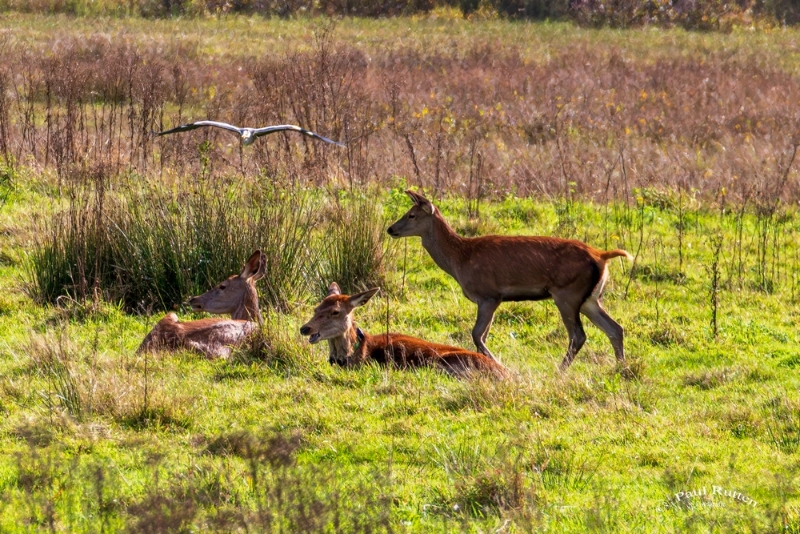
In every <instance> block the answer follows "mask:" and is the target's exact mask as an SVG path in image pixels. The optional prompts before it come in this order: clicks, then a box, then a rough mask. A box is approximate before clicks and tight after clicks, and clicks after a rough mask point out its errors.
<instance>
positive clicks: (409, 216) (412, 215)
mask: <svg viewBox="0 0 800 534" xmlns="http://www.w3.org/2000/svg"><path fill="white" fill-rule="evenodd" d="M414 217H416V215H414V214H413V213H410V214H409V215H408V218H409V219H413V218H414Z"/></svg>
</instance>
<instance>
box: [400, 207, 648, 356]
mask: <svg viewBox="0 0 800 534" xmlns="http://www.w3.org/2000/svg"><path fill="white" fill-rule="evenodd" d="M406 194H407V195H408V196H409V197H410V198H411V200H412V202H413V203H414V205H413V206H412V207H411V209H410V210H408V212H407V213H406V214H405V215H403V216H402V217H401V218H400V219H399V220H398V221H397V222H395V223H394V224H393V225H391V226H390V227H389V228H388V230H387V231H388V233H389V235H390V236H392V237H395V238H398V237H409V236H419V237H421V238H422V246H423V248H425V250H427V251H428V254H430V255H431V258H433V261H434V262H435V263H436V265H438V266H439V267H440V268H441V269H442V270H444V271H445V272H446V273H447V274H449V275H450V276H452V277H453V278H455V280H456V281H457V282H458V284H459V285H460V286H461V290H462V292H463V293H464V296H465V297H467V298H468V299H469V300H471V301H472V302H474V303H475V304H477V305H478V317H477V320H476V321H475V326H474V328H473V329H472V340H473V341H474V342H475V346H476V347H477V348H478V350H479V351H480V352H481V353H483V354H485V355H487V356H489V357H491V358H494V356H493V355H492V353H491V352H490V351H489V349H488V348H487V347H486V337H487V335H488V333H489V328H490V326H491V324H492V319H493V318H494V312H495V310H497V307H498V306H500V303H502V302H505V301H523V300H544V299H553V301H554V302H555V304H556V307H557V308H558V311H559V313H560V314H561V319H562V321H563V322H564V326H566V328H567V332H568V333H569V346H568V347H567V353H566V355H565V356H564V360H563V361H562V362H561V369H562V370H565V369H566V368H567V367H569V365H570V364H571V363H572V360H573V359H574V358H575V355H576V354H577V353H578V351H579V350H580V349H581V347H582V346H583V344H584V343H585V341H586V334H585V333H584V331H583V326H582V325H581V318H580V316H581V314H583V315H585V316H586V317H587V318H588V319H589V320H590V321H591V322H592V323H594V324H595V326H597V327H598V328H600V330H602V331H603V332H604V333H605V334H606V336H608V339H609V340H610V341H611V345H612V346H613V348H614V354H615V355H616V357H617V360H618V361H620V362H621V361H624V360H625V351H624V348H623V329H622V327H621V326H620V325H619V324H618V323H617V322H616V321H614V319H612V318H611V317H610V316H609V315H608V313H606V311H605V310H604V309H603V306H602V305H601V304H600V298H601V297H602V295H603V289H604V287H605V284H606V282H607V281H608V260H610V259H612V258H616V257H618V256H623V257H625V258H627V259H629V260H631V259H633V258H632V257H631V255H630V254H628V253H627V252H626V251H624V250H609V251H602V250H597V249H595V248H592V247H590V246H589V245H587V244H585V243H582V242H580V241H575V240H571V239H561V238H557V237H541V236H497V235H491V236H482V237H473V238H468V237H461V236H459V235H458V234H456V233H455V232H454V231H453V229H452V228H450V225H448V224H447V221H445V220H444V217H442V215H441V213H439V210H438V209H437V208H436V206H434V205H433V204H432V203H431V202H430V201H429V200H428V199H427V198H425V197H424V196H422V195H421V194H419V193H416V192H414V191H406Z"/></svg>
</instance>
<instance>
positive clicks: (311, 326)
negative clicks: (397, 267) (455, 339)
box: [300, 282, 508, 378]
mask: <svg viewBox="0 0 800 534" xmlns="http://www.w3.org/2000/svg"><path fill="white" fill-rule="evenodd" d="M377 292H378V288H374V289H370V290H369V291H365V292H363V293H359V294H358V295H353V296H348V295H342V292H341V290H340V289H339V286H338V285H337V284H336V283H335V282H334V283H332V284H331V285H330V287H329V288H328V296H327V297H325V299H324V300H323V301H322V303H320V305H319V306H317V308H316V309H315V310H314V317H313V318H312V319H311V320H310V321H309V322H307V323H306V324H305V325H303V326H302V327H301V328H300V333H301V334H302V335H304V336H309V339H308V340H309V341H310V342H311V343H318V342H320V341H324V340H327V341H328V345H329V346H330V356H329V362H330V363H331V364H334V363H335V364H338V365H341V366H343V367H357V366H359V365H363V364H365V363H368V362H373V361H374V362H377V363H379V364H382V365H393V366H396V367H399V368H407V367H423V366H431V367H435V368H438V369H440V370H442V371H444V372H446V373H448V374H450V375H453V376H457V377H466V376H470V375H472V374H475V373H484V374H489V375H491V376H494V377H496V378H505V377H506V376H507V375H508V373H507V371H506V370H505V368H504V367H503V366H502V365H500V364H499V363H497V362H496V361H494V360H493V359H491V358H489V357H487V356H484V355H483V354H479V353H477V352H472V351H469V350H466V349H461V348H458V347H451V346H448V345H439V344H438V343H429V342H427V341H423V340H421V339H417V338H414V337H411V336H405V335H401V334H388V335H387V334H380V335H377V336H371V335H369V334H365V333H364V332H362V331H361V329H360V328H357V327H356V325H355V323H354V322H353V310H355V309H356V308H357V307H359V306H363V305H364V304H366V303H367V301H369V299H371V298H372V297H373V295H375V293H377Z"/></svg>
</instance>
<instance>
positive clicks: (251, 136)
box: [156, 121, 344, 146]
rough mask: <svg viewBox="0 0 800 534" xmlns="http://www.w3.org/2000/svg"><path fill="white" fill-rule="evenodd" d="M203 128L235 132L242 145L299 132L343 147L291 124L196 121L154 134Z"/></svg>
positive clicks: (336, 142)
mask: <svg viewBox="0 0 800 534" xmlns="http://www.w3.org/2000/svg"><path fill="white" fill-rule="evenodd" d="M204 126H214V127H216V128H222V129H224V130H228V131H231V132H236V133H238V134H239V135H240V136H241V137H242V144H243V145H252V144H253V142H255V140H256V138H257V137H261V136H262V135H268V134H271V133H275V132H286V131H288V132H300V133H301V134H304V135H307V136H309V137H313V138H315V139H319V140H320V141H325V142H326V143H331V144H334V145H338V146H344V145H343V144H342V143H339V142H338V141H334V140H333V139H328V138H327V137H323V136H321V135H319V134H316V133H314V132H312V131H311V130H306V129H304V128H300V127H299V126H295V125H293V124H280V125H277V126H264V127H263V128H239V127H238V126H234V125H232V124H228V123H225V122H217V121H197V122H193V123H191V124H184V125H182V126H178V127H177V128H173V129H171V130H165V131H163V132H158V133H156V136H159V135H168V134H173V133H177V132H188V131H189V130H194V129H196V128H202V127H204Z"/></svg>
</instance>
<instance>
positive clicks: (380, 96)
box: [0, 26, 800, 204]
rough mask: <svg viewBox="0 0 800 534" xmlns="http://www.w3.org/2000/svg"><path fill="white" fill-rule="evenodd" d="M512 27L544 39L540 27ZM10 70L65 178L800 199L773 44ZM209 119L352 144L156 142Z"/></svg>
mask: <svg viewBox="0 0 800 534" xmlns="http://www.w3.org/2000/svg"><path fill="white" fill-rule="evenodd" d="M514 31H515V32H517V35H518V37H525V36H526V35H529V36H530V38H531V39H535V33H534V32H535V31H536V27H535V26H525V27H517V28H516V29H515V30H514ZM795 47H796V44H795ZM253 52H254V53H260V52H259V50H258V49H257V47H254V49H253ZM0 65H2V66H1V67H0V87H1V88H2V91H0V152H2V154H3V155H4V156H5V158H6V161H8V162H12V163H14V162H15V164H25V165H34V166H37V167H47V168H54V169H55V170H56V171H57V172H58V175H59V176H65V173H66V172H67V171H68V170H69V169H70V168H73V167H74V166H79V167H86V166H96V165H98V164H101V165H103V166H104V168H106V169H107V170H108V171H110V172H111V174H116V173H120V172H126V173H127V172H131V171H132V172H135V173H137V174H140V175H146V176H153V175H156V174H163V173H164V172H165V171H168V170H169V171H173V170H174V171H176V172H177V173H179V174H185V173H193V174H201V173H202V174H205V175H209V174H212V175H214V174H231V173H234V174H239V173H242V174H245V175H252V174H254V173H258V174H266V175H269V176H272V177H274V178H275V179H281V180H286V181H292V182H297V181H300V182H310V183H313V184H327V183H330V182H331V181H333V182H336V183H341V184H347V185H351V186H352V185H356V184H363V183H366V182H371V181H377V182H380V183H391V182H393V181H394V180H395V177H397V176H400V177H405V178H407V179H408V180H409V182H412V183H413V184H415V185H422V186H426V187H429V188H432V189H433V190H434V191H435V193H441V192H445V191H447V192H458V193H462V194H466V195H467V196H469V197H470V198H477V197H483V196H499V195H504V194H507V193H512V192H513V193H515V194H517V195H535V196H545V197H551V196H555V197H567V198H572V197H575V196H578V197H584V198H594V199H596V200H601V201H610V200H622V201H631V200H632V199H633V198H634V196H635V193H634V189H635V188H649V189H650V190H651V191H652V190H656V191H661V192H664V191H667V192H675V191H676V190H677V189H681V190H682V191H685V192H687V193H690V194H691V192H697V194H698V195H699V196H700V197H703V198H705V199H722V200H724V199H738V200H743V201H746V202H749V201H762V203H764V202H765V203H766V204H772V202H773V200H775V199H778V198H781V199H784V200H789V201H794V200H797V199H798V198H800V185H798V182H797V180H796V172H797V171H796V170H794V169H791V168H790V163H791V161H792V157H793V155H794V147H795V146H796V144H797V142H798V133H797V132H798V131H800V129H799V128H798V126H800V109H799V108H798V107H797V105H796V103H797V102H798V101H800V80H799V79H798V77H797V75H796V74H795V73H794V72H793V71H792V69H791V68H789V69H787V68H785V66H784V65H781V64H780V63H779V62H777V61H775V60H774V59H773V58H771V56H770V55H769V53H767V52H765V51H760V50H759V48H758V47H755V48H752V49H748V48H747V47H736V46H734V47H730V48H724V47H721V48H719V49H713V50H703V49H702V47H700V48H698V49H696V50H693V51H689V53H683V54H678V53H670V52H669V51H665V50H664V49H660V50H656V49H654V50H653V53H650V54H642V53H638V52H637V51H636V50H635V49H633V48H628V47H624V46H619V45H615V44H607V43H600V44H599V45H598V44H597V43H593V42H592V40H591V36H588V37H587V38H584V39H582V40H580V41H578V42H576V43H575V44H574V46H571V47H569V48H557V49H552V50H550V53H549V54H548V55H546V56H542V55H537V56H536V57H531V55H530V50H528V49H527V48H526V44H525V42H524V41H519V44H518V46H508V45H507V43H505V42H503V41H501V40H499V39H493V38H491V37H486V36H485V35H483V34H481V35H479V36H478V37H477V38H474V39H468V38H466V37H464V36H452V35H451V36H449V37H447V36H443V39H442V41H441V42H439V43H438V46H435V47H425V46H416V45H413V44H405V45H404V44H393V45H392V46H382V45H381V43H377V44H374V43H373V44H371V45H369V46H364V43H361V42H357V41H353V40H352V39H343V38H338V37H337V29H336V28H334V27H332V26H324V27H322V26H320V27H318V28H317V31H316V33H315V36H314V38H313V39H312V40H311V41H305V42H300V41H298V43H296V44H295V45H291V44H290V45H288V47H286V48H285V50H283V51H269V50H267V51H265V53H264V54H263V55H258V56H256V57H250V56H241V57H239V56H237V57H232V56H231V55H230V54H227V55H226V54H223V55H222V56H216V57H214V56H211V55H209V54H207V53H204V52H203V50H202V48H201V47H200V46H198V43H196V42H193V41H192V40H191V39H188V38H182V37H180V36H174V37H171V38H170V37H168V38H166V39H163V40H160V41H155V42H153V43H151V44H147V43H146V42H143V41H142V40H138V41H136V40H134V39H132V38H129V37H127V36H126V35H124V34H120V35H114V36H113V38H112V37H110V36H109V34H100V33H98V34H93V35H90V36H89V37H88V38H82V37H77V36H75V35H58V36H56V37H52V38H50V39H45V40H41V41H39V42H37V43H33V44H31V43H30V42H25V41H22V40H15V39H13V38H11V37H9V36H8V35H6V37H5V38H4V39H3V40H2V41H0ZM205 118H211V119H217V120H224V121H228V122H231V123H235V124H241V125H265V124H277V123H297V124H300V125H302V126H304V127H306V128H309V129H312V130H314V131H317V132H319V133H321V134H323V135H327V136H330V137H332V138H335V139H338V140H341V141H344V142H346V143H347V148H346V149H334V148H332V147H330V146H325V145H322V144H318V143H314V142H313V141H309V140H306V139H304V138H300V137H298V136H290V135H288V134H287V135H276V136H271V137H270V138H267V139H261V140H259V142H258V143H256V145H254V146H253V147H250V148H246V149H241V148H240V147H239V143H238V141H237V140H236V138H235V137H234V136H232V135H230V134H228V133H227V132H221V131H215V130H210V129H208V130H198V131H195V132H191V133H186V134H181V135H174V136H169V137H165V138H154V137H153V136H152V132H153V131H158V130H160V129H162V128H167V127H172V126H174V125H177V124H180V123H184V122H188V121H191V120H197V119H205ZM667 196H669V195H667ZM667 200H669V199H667Z"/></svg>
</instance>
